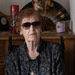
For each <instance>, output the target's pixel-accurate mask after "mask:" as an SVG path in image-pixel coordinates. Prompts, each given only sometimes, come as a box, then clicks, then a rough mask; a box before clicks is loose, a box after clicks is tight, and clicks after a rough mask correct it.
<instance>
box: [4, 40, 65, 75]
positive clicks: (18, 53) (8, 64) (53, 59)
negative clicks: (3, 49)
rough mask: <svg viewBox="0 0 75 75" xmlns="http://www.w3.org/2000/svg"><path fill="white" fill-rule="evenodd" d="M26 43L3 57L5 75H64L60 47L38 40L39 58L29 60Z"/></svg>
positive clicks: (56, 44)
mask: <svg viewBox="0 0 75 75" xmlns="http://www.w3.org/2000/svg"><path fill="white" fill-rule="evenodd" d="M26 50H27V46H26V43H25V42H24V44H22V45H21V46H19V47H17V48H15V49H13V50H12V51H11V52H10V53H8V54H7V55H6V56H5V70H6V74H7V75H31V73H32V72H33V73H34V75H65V72H64V58H63V55H64V54H63V50H62V47H61V45H59V44H58V43H54V42H47V41H44V40H42V39H41V40H40V43H39V47H38V49H37V51H38V52H39V56H38V57H37V58H36V59H35V60H29V58H28V56H27V52H26Z"/></svg>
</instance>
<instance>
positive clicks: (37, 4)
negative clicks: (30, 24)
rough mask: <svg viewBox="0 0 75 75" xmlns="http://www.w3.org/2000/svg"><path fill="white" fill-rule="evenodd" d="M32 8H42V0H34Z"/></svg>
mask: <svg viewBox="0 0 75 75" xmlns="http://www.w3.org/2000/svg"><path fill="white" fill-rule="evenodd" d="M34 9H35V10H37V11H38V10H41V11H42V10H43V7H42V2H41V0H34Z"/></svg>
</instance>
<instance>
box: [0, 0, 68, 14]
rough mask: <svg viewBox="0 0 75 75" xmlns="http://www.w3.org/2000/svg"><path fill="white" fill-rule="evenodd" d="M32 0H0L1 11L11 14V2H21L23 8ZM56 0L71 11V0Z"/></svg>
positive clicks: (20, 5)
mask: <svg viewBox="0 0 75 75" xmlns="http://www.w3.org/2000/svg"><path fill="white" fill-rule="evenodd" d="M30 1H31V0H0V11H1V12H3V13H5V14H7V15H9V14H10V12H9V11H10V5H11V4H19V7H20V9H21V8H22V7H23V6H24V5H25V4H27V3H28V2H30ZM55 1H57V2H58V3H60V4H61V5H63V6H64V7H65V8H66V10H67V11H68V12H69V0H55ZM64 1H65V2H64Z"/></svg>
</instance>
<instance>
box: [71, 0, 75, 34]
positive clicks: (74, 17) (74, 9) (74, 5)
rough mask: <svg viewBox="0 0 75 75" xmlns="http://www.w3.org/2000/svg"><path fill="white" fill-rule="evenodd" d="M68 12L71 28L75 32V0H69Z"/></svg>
mask: <svg viewBox="0 0 75 75" xmlns="http://www.w3.org/2000/svg"><path fill="white" fill-rule="evenodd" d="M70 14H71V21H72V25H73V27H72V29H73V32H74V33H75V0H70Z"/></svg>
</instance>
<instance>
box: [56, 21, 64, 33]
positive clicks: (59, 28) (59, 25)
mask: <svg viewBox="0 0 75 75" xmlns="http://www.w3.org/2000/svg"><path fill="white" fill-rule="evenodd" d="M56 32H57V33H64V32H65V21H57V23H56Z"/></svg>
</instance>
